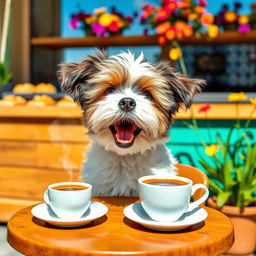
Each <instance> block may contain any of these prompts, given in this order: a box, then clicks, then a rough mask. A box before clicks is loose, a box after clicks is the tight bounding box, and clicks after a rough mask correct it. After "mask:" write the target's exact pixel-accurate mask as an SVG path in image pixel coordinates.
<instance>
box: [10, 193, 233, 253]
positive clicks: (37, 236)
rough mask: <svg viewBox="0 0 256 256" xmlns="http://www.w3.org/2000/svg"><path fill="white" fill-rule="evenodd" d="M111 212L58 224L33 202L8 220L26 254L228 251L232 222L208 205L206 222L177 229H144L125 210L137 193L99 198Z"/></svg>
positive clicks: (12, 236) (17, 246)
mask: <svg viewBox="0 0 256 256" xmlns="http://www.w3.org/2000/svg"><path fill="white" fill-rule="evenodd" d="M94 200H95V201H99V202H101V203H104V204H105V205H107V206H108V208H109V211H108V213H107V215H106V216H103V217H101V218H99V219H97V220H94V221H93V222H92V223H90V224H88V225H87V226H83V227H77V228H57V227H54V226H52V225H50V224H47V223H45V222H44V221H42V220H39V219H37V218H35V217H33V216H32V214H31V209H32V206H31V207H28V208H25V209H23V210H21V211H19V212H17V213H16V214H15V215H13V217H12V218H11V219H10V220H9V222H8V237H7V239H8V242H9V243H10V245H11V246H12V247H13V248H15V249H16V250H17V251H19V252H21V253H23V254H25V255H37V256H40V255H47V256H53V255H55V256H56V255H58V256H84V255H90V256H92V255H128V254H129V255H130V254H132V255H140V256H142V255H147V256H153V255H157V256H161V255H163V256H167V255H172V256H176V255H177V256H182V255H191V256H192V255H195V256H199V255H200V256H204V255H205V256H210V255H219V254H221V253H223V252H225V251H226V250H228V249H229V248H230V247H231V245H232V243H233V239H234V238H233V226H232V224H231V222H230V220H229V219H228V218H227V217H226V216H225V215H223V214H222V213H220V212H218V211H216V210H214V209H211V208H208V207H205V209H206V210H207V212H208V217H207V219H206V220H205V221H203V222H201V223H199V224H196V225H194V226H191V227H189V228H187V229H185V230H180V231H176V232H158V231H152V230H150V229H147V228H144V227H143V226H141V225H140V224H137V223H135V222H133V221H131V220H129V219H127V218H126V217H124V215H123V209H124V207H125V206H127V205H129V204H131V203H134V202H135V201H136V199H135V198H123V197H119V198H117V197H101V198H94Z"/></svg>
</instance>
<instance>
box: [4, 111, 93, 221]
mask: <svg viewBox="0 0 256 256" xmlns="http://www.w3.org/2000/svg"><path fill="white" fill-rule="evenodd" d="M80 113H81V111H80V110H79V108H75V107H26V106H22V107H19V106H17V107H2V106H1V107H0V154H1V157H0V221H6V220H8V219H9V218H10V216H11V215H12V214H13V213H14V212H16V211H17V210H19V209H20V208H24V207H25V206H29V205H31V204H34V203H37V202H40V201H42V195H43V192H44V190H45V188H46V187H47V186H48V185H49V184H51V183H53V182H61V181H67V180H75V181H76V180H79V177H80V170H81V166H82V164H83V161H84V152H85V151H86V148H87V147H88V143H89V139H88V138H87V137H86V136H85V135H84V134H85V132H86V130H85V128H84V127H83V126H82V125H81V122H80V116H81V114H80Z"/></svg>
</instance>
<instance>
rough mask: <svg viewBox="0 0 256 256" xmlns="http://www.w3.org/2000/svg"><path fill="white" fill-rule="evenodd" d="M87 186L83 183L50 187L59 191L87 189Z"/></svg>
mask: <svg viewBox="0 0 256 256" xmlns="http://www.w3.org/2000/svg"><path fill="white" fill-rule="evenodd" d="M88 188H89V187H86V186H83V185H75V184H72V185H58V186H55V187H52V189H56V190H60V191H77V190H84V189H88Z"/></svg>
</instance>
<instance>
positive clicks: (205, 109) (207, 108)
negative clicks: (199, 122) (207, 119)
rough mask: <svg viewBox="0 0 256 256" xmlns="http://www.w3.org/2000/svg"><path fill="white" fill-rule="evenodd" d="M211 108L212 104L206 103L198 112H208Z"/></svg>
mask: <svg viewBox="0 0 256 256" xmlns="http://www.w3.org/2000/svg"><path fill="white" fill-rule="evenodd" d="M210 108H211V105H210V104H204V105H203V106H201V107H200V108H199V109H198V113H202V112H206V111H207V110H209V109H210Z"/></svg>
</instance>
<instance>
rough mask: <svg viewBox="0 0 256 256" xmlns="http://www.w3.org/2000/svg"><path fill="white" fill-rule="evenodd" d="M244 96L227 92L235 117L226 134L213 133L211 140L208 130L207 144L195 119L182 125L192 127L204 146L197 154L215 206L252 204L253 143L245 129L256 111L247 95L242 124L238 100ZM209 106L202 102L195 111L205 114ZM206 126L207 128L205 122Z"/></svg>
mask: <svg viewBox="0 0 256 256" xmlns="http://www.w3.org/2000/svg"><path fill="white" fill-rule="evenodd" d="M246 99H247V95H246V94H244V93H243V92H241V93H232V94H230V95H228V100H229V101H230V102H234V103H235V106H236V116H237V120H236V122H235V124H234V126H233V127H231V128H230V129H229V131H228V134H227V136H226V137H224V136H223V135H221V134H220V133H216V137H215V138H214V139H213V138H212V136H211V134H210V130H208V132H209V133H208V136H209V143H207V142H206V141H205V139H203V138H202V136H201V133H200V130H199V127H198V123H197V121H196V120H195V119H194V118H192V123H186V125H187V126H188V127H189V128H191V129H193V130H194V131H195V132H196V134H197V136H198V138H199V139H200V141H201V144H202V145H203V146H204V148H205V155H201V156H200V160H199V162H200V164H201V165H202V167H203V168H204V169H205V170H206V172H207V174H208V177H209V188H210V190H211V192H213V193H214V194H215V195H216V203H217V206H218V207H222V206H224V205H225V204H229V205H234V206H238V207H245V206H251V205H256V161H255V159H256V142H255V141H254V139H255V138H253V136H252V135H251V133H250V132H249V131H248V128H249V126H250V124H251V121H252V119H251V117H252V116H253V114H254V112H255V110H256V98H251V99H250V102H251V104H252V105H253V108H252V111H251V113H250V116H249V119H248V120H247V121H246V122H245V124H244V125H242V123H241V121H240V120H239V118H238V116H239V113H238V112H239V108H238V106H239V102H241V101H244V100H246ZM210 109H211V105H210V104H205V105H203V106H202V107H201V108H200V109H199V110H198V112H200V113H204V114H205V120H206V122H208V118H207V112H208V111H209V110H210ZM207 127H208V129H209V128H210V126H209V123H207Z"/></svg>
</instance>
